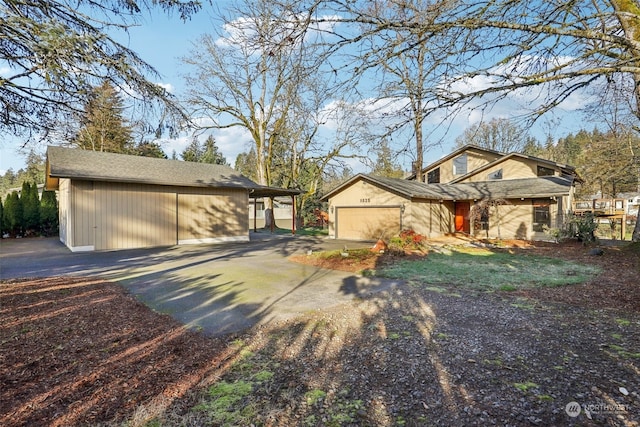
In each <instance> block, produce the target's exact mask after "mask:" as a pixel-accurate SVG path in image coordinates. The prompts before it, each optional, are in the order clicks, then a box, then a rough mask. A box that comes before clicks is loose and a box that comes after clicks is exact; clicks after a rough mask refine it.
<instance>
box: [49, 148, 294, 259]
mask: <svg viewBox="0 0 640 427" xmlns="http://www.w3.org/2000/svg"><path fill="white" fill-rule="evenodd" d="M45 186H46V188H47V189H49V190H58V200H59V220H60V240H61V241H62V242H63V243H64V244H65V245H66V246H67V247H68V248H69V249H71V250H72V251H93V250H113V249H129V248H142V247H151V246H170V245H175V244H192V243H212V242H224V241H247V240H249V226H250V224H249V216H248V214H247V213H248V212H249V199H250V198H255V197H275V196H284V195H288V196H291V197H293V196H294V195H296V194H298V193H299V192H298V191H296V190H286V189H278V188H271V187H264V186H260V185H258V184H256V183H255V182H253V181H251V180H250V179H248V178H246V177H244V176H242V175H240V174H239V173H238V172H236V171H235V170H233V169H232V168H230V167H228V166H222V165H211V164H205V163H192V162H183V161H178V160H166V159H158V158H149V157H139V156H129V155H124V154H114V153H104V152H95V151H86V150H79V149H70V148H63V147H49V148H48V150H47V161H46V183H45Z"/></svg>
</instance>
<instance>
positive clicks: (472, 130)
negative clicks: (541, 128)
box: [456, 119, 530, 153]
mask: <svg viewBox="0 0 640 427" xmlns="http://www.w3.org/2000/svg"><path fill="white" fill-rule="evenodd" d="M529 142H530V137H529V135H528V133H527V131H526V130H524V129H523V128H521V127H520V126H518V125H516V124H515V123H513V122H512V121H511V120H509V119H492V120H491V121H489V122H488V123H478V124H476V125H473V126H471V127H469V128H467V129H466V130H465V131H464V132H463V134H462V135H460V136H459V137H458V138H457V139H456V146H457V147H462V146H464V145H467V144H473V145H477V146H478V147H483V148H488V149H490V150H494V151H499V152H501V153H513V152H516V153H522V152H523V151H524V149H525V146H527V143H529Z"/></svg>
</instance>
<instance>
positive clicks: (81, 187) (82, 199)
mask: <svg viewBox="0 0 640 427" xmlns="http://www.w3.org/2000/svg"><path fill="white" fill-rule="evenodd" d="M69 195H70V199H71V201H70V203H71V205H70V206H71V209H72V210H73V214H72V215H73V216H72V221H71V227H70V229H71V239H70V245H68V246H70V247H72V249H73V250H93V249H94V247H95V222H94V218H95V203H94V188H93V182H91V181H71V184H70V191H69Z"/></svg>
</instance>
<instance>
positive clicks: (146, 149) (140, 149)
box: [130, 141, 167, 159]
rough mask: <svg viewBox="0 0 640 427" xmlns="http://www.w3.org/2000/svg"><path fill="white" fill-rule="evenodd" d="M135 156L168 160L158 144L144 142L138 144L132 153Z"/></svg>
mask: <svg viewBox="0 0 640 427" xmlns="http://www.w3.org/2000/svg"><path fill="white" fill-rule="evenodd" d="M130 154H133V155H134V156H142V157H156V158H158V159H166V158H167V155H166V154H165V152H164V151H163V150H162V147H160V145H159V144H158V143H157V142H149V141H144V142H140V143H139V144H137V145H136V146H135V147H134V148H133V151H132V152H131V153H130Z"/></svg>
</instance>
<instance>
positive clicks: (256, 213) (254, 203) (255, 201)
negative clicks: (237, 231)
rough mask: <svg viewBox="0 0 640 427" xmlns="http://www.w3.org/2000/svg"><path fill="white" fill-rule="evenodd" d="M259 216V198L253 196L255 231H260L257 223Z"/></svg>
mask: <svg viewBox="0 0 640 427" xmlns="http://www.w3.org/2000/svg"><path fill="white" fill-rule="evenodd" d="M257 216H258V198H257V197H254V198H253V232H254V233H256V232H257V231H258V228H257V225H256V218H257Z"/></svg>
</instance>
